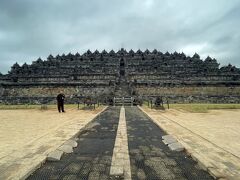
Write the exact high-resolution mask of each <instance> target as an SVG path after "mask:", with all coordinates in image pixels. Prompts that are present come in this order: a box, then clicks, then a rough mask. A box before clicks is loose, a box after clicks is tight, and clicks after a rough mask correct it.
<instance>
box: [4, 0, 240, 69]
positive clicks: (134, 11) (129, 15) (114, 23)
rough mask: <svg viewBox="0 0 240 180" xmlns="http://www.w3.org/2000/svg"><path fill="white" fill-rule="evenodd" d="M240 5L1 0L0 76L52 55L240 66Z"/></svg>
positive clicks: (187, 0)
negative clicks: (176, 57) (152, 56)
mask: <svg viewBox="0 0 240 180" xmlns="http://www.w3.org/2000/svg"><path fill="white" fill-rule="evenodd" d="M239 19H240V1H239V0H201V1H200V0H199V1H196V0H181V1H180V0H51V1H49V0H41V1H37V0H1V1H0V72H2V73H7V71H8V70H9V69H10V67H11V65H12V64H13V63H15V62H19V64H23V63H24V62H27V63H31V61H33V60H36V59H37V58H38V57H42V59H46V57H47V56H48V55H49V54H52V55H54V56H55V55H57V54H60V55H61V54H62V53H65V54H67V53H69V52H72V53H76V52H80V53H83V52H85V51H86V50H87V49H90V50H92V51H94V50H95V49H98V50H100V51H101V50H103V49H106V50H107V51H109V50H111V49H114V50H118V49H120V48H121V47H123V48H125V49H127V50H129V49H131V48H132V49H134V50H137V49H142V50H145V49H146V48H148V49H149V50H153V49H154V48H156V49H158V50H160V51H162V52H166V51H169V52H174V51H178V52H182V51H183V52H184V53H185V54H187V55H190V56H192V55H193V54H194V53H195V52H197V53H198V54H199V55H200V56H201V58H202V59H205V58H206V57H207V56H208V55H210V56H211V57H214V58H216V59H217V60H218V61H219V62H220V63H221V65H227V64H228V63H231V64H233V65H236V66H238V67H240V54H239V53H240V52H239V51H240V30H239V29H240V20H239Z"/></svg>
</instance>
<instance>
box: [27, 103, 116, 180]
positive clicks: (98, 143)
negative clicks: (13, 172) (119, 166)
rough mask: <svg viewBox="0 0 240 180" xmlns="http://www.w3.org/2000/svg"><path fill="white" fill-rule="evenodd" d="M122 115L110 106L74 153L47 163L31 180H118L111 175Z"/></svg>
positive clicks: (82, 137) (81, 135)
mask: <svg viewBox="0 0 240 180" xmlns="http://www.w3.org/2000/svg"><path fill="white" fill-rule="evenodd" d="M119 113H120V107H116V108H114V107H109V108H108V109H107V110H106V111H104V112H103V113H102V114H101V115H100V116H98V117H97V118H96V119H95V120H94V121H93V122H91V123H90V124H89V125H87V127H86V128H84V130H83V131H82V132H81V133H80V135H79V140H78V146H77V147H76V148H74V152H73V153H71V154H65V155H63V157H62V159H61V160H60V161H58V162H46V163H45V164H44V165H43V166H42V167H41V168H40V169H38V170H37V171H35V172H34V173H33V175H31V176H30V177H29V178H28V179H29V180H45V179H62V180H75V179H101V180H104V179H117V178H115V177H111V176H110V175H109V173H110V167H111V160H112V153H113V148H114V143H115V138H116V132H117V127H118V121H119Z"/></svg>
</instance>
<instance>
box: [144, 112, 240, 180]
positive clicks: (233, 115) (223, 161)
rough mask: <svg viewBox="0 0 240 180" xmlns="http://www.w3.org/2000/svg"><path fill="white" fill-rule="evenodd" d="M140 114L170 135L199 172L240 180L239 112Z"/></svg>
mask: <svg viewBox="0 0 240 180" xmlns="http://www.w3.org/2000/svg"><path fill="white" fill-rule="evenodd" d="M143 110H144V111H145V112H146V113H147V114H148V116H150V117H151V119H152V120H153V121H154V122H155V123H156V124H158V126H160V127H161V128H163V129H164V130H165V131H167V132H168V133H169V134H173V135H174V136H175V137H176V138H177V139H178V141H179V142H180V143H181V144H183V145H184V147H185V148H186V149H187V151H188V153H189V154H191V156H192V157H193V158H194V159H197V160H198V161H199V164H201V167H202V168H204V169H205V170H208V171H209V172H210V173H211V174H213V175H214V176H215V177H218V178H226V179H233V180H239V179H240V158H239V151H240V146H239V138H240V134H239V127H240V126H239V125H240V122H239V115H240V111H239V110H234V111H233V110H214V111H210V112H209V113H187V112H179V111H176V110H173V109H171V110H168V111H162V112H161V111H159V110H154V109H149V108H147V107H143Z"/></svg>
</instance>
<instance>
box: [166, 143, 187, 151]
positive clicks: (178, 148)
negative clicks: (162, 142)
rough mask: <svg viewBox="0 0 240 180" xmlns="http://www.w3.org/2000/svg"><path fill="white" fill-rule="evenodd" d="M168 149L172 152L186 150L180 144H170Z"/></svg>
mask: <svg viewBox="0 0 240 180" xmlns="http://www.w3.org/2000/svg"><path fill="white" fill-rule="evenodd" d="M168 147H169V148H170V149H171V150H172V151H183V150H184V147H183V145H181V144H180V143H178V142H176V143H172V144H169V145H168Z"/></svg>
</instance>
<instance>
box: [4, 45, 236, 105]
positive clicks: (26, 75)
mask: <svg viewBox="0 0 240 180" xmlns="http://www.w3.org/2000/svg"><path fill="white" fill-rule="evenodd" d="M239 89H240V69H239V68H237V67H235V66H232V65H228V66H223V67H219V64H218V62H217V60H216V59H214V58H211V57H207V58H206V59H205V60H202V59H200V56H199V55H198V54H195V55H194V56H192V57H189V56H186V55H185V54H184V53H177V52H174V53H172V54H170V53H168V52H166V53H162V52H160V51H157V50H153V51H152V52H150V51H149V50H146V51H141V50H138V51H136V52H134V51H133V50H130V51H126V50H125V49H120V50H119V51H117V52H114V51H113V50H112V51H110V52H107V51H105V50H104V51H102V52H99V51H97V50H96V51H95V52H91V51H90V50H88V51H87V52H86V53H83V54H82V55H80V54H79V53H76V54H75V55H74V54H71V53H69V54H68V55H65V54H63V55H62V56H60V55H57V56H55V57H54V56H52V55H49V57H48V58H47V60H42V59H41V58H39V59H37V60H36V61H33V62H32V64H26V63H25V64H23V65H22V66H20V65H19V64H18V63H16V64H14V65H13V66H12V68H11V70H10V71H9V73H8V74H6V75H0V95H1V96H0V103H31V104H36V103H44V102H46V103H50V102H51V100H52V99H53V98H54V97H55V96H56V94H58V93H59V91H64V92H65V94H66V95H67V98H66V99H67V100H69V101H72V100H71V98H70V97H79V96H81V97H89V96H90V97H94V98H99V99H106V98H110V99H111V98H113V97H114V96H118V95H119V94H127V95H129V96H132V97H136V98H145V97H146V98H149V97H156V96H163V97H166V98H168V99H169V101H170V102H172V103H188V102H195V103H196V102H200V103H240V101H239V99H240V94H239ZM119 92H121V93H119Z"/></svg>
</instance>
